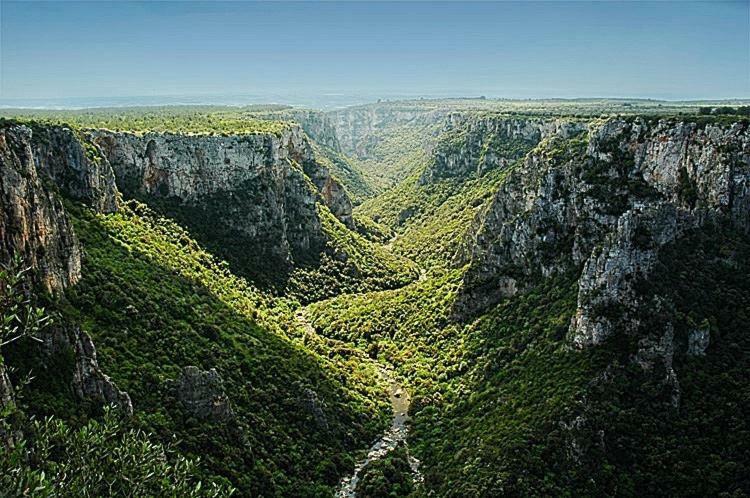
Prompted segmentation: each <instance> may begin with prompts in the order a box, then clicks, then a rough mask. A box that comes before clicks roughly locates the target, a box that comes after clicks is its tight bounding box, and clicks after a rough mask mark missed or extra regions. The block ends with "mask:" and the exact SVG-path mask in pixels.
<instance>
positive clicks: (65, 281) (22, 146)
mask: <svg viewBox="0 0 750 498" xmlns="http://www.w3.org/2000/svg"><path fill="white" fill-rule="evenodd" d="M0 167H1V168H0V192H1V193H2V196H1V197H0V260H3V261H8V259H9V258H10V257H11V255H12V254H14V253H16V254H19V255H20V256H21V257H22V258H23V261H24V263H25V264H27V265H29V266H30V267H31V269H32V272H31V273H30V274H31V277H32V279H33V280H34V284H35V285H36V286H38V287H41V288H42V289H43V290H44V291H46V292H49V293H53V294H60V293H62V292H63V291H64V290H65V289H66V288H68V287H70V286H72V285H74V284H75V283H76V282H77V281H78V280H79V279H80V277H81V246H80V243H79V241H78V238H77V237H76V234H75V231H74V230H73V226H72V224H71V222H70V219H69V217H68V215H67V213H66V212H65V209H64V207H63V203H62V200H61V198H60V196H59V195H58V190H59V191H62V192H64V193H65V194H66V195H68V196H69V197H71V198H73V199H76V200H79V201H82V202H84V203H86V204H88V205H89V206H90V207H92V208H93V209H95V210H96V211H99V212H110V211H113V210H116V209H117V202H118V201H117V199H118V192H117V189H116V187H115V183H114V174H113V172H112V169H111V168H110V167H109V163H107V161H106V159H103V158H102V157H101V154H100V153H99V151H98V150H97V149H96V147H95V146H94V145H93V144H90V143H87V142H85V141H84V140H82V139H81V138H80V137H79V136H78V135H77V134H75V133H74V132H73V131H71V130H70V129H68V128H64V127H57V126H48V127H40V126H34V128H33V130H32V128H30V127H28V126H24V125H18V124H7V125H4V126H2V127H1V128H0ZM43 334H44V335H43V340H44V345H45V346H44V348H45V350H46V352H47V353H48V354H59V353H60V351H61V350H62V349H65V348H69V349H71V350H72V351H73V355H74V358H75V371H74V375H73V385H72V386H71V387H72V388H73V389H74V391H75V392H76V393H77V394H78V395H79V396H80V397H81V398H83V399H89V400H93V401H95V402H99V403H103V404H115V405H117V406H120V407H121V408H122V409H123V410H124V411H125V412H126V413H132V406H131V404H130V398H129V397H128V395H127V393H123V392H122V391H120V390H119V389H117V387H116V386H115V385H114V383H112V381H111V380H110V379H109V378H108V377H107V376H106V375H104V374H103V373H102V372H101V370H100V369H99V365H98V362H97V360H96V350H95V349H94V345H93V343H92V342H91V339H90V338H89V337H88V335H87V334H86V333H85V332H83V331H81V330H80V329H78V328H77V327H72V328H71V327H68V326H65V325H60V326H55V327H53V328H51V329H50V330H45V331H44V332H43ZM11 394H12V388H11V386H10V381H9V379H8V377H7V374H6V373H5V369H4V366H3V365H2V363H0V402H2V404H3V405H5V404H7V403H8V402H9V401H10V400H11Z"/></svg>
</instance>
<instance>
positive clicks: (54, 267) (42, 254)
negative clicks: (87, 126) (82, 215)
mask: <svg viewBox="0 0 750 498" xmlns="http://www.w3.org/2000/svg"><path fill="white" fill-rule="evenodd" d="M34 148H35V147H34V143H33V142H32V131H31V129H30V128H28V127H26V126H23V125H13V124H11V125H6V126H3V127H2V128H0V164H2V175H0V192H2V197H0V258H2V259H3V260H4V261H8V260H9V258H10V256H11V254H12V253H17V254H19V255H20V256H21V257H22V258H23V260H24V262H25V263H26V264H28V265H30V266H31V267H32V268H33V269H34V272H33V276H34V279H35V280H36V282H37V283H38V284H40V285H41V286H42V287H43V288H44V289H45V290H46V291H48V292H52V293H59V292H61V291H62V290H63V289H65V288H66V287H68V286H70V285H72V284H74V283H75V282H77V281H78V279H79V278H80V276H81V248H80V245H79V243H78V239H77V238H76V236H75V233H74V232H73V227H72V225H71V223H70V220H69V219H68V216H67V215H66V213H65V210H64V209H63V205H62V201H61V200H60V198H59V197H58V196H57V195H56V193H55V191H54V187H53V185H52V184H51V182H50V181H49V179H48V178H47V176H46V175H45V174H44V173H41V172H40V171H39V169H38V168H37V166H36V156H35V153H34Z"/></svg>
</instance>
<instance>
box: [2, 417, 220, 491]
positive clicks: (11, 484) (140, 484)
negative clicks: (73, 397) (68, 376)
mask: <svg viewBox="0 0 750 498" xmlns="http://www.w3.org/2000/svg"><path fill="white" fill-rule="evenodd" d="M24 430H25V431H26V432H28V434H29V437H28V438H27V439H24V440H22V441H21V442H19V443H18V444H17V446H15V447H14V448H12V449H6V450H5V452H4V453H3V455H2V456H0V487H2V490H3V494H7V496H39V497H54V496H79V497H85V498H89V497H91V498H95V497H100V496H131V497H138V496H185V497H196V498H197V497H219V496H229V495H231V494H232V493H233V491H234V489H233V488H231V487H228V486H227V485H225V484H223V483H222V484H219V483H215V482H212V483H211V484H210V485H205V484H204V483H202V482H201V481H198V480H196V478H195V477H194V475H195V474H196V473H197V472H198V462H197V461H195V460H189V459H186V458H185V457H183V456H181V455H179V454H177V453H175V452H174V451H173V450H172V449H171V448H170V447H166V448H165V447H164V446H162V445H161V444H154V443H152V442H151V441H150V437H149V436H147V435H146V434H144V433H143V432H142V431H141V430H138V429H132V428H131V429H126V425H125V423H124V422H123V421H122V420H120V419H118V417H117V416H116V415H115V414H114V412H113V411H111V410H107V411H105V413H104V417H103V420H102V421H101V422H97V421H96V420H91V421H89V422H88V423H87V424H86V425H85V426H83V427H81V428H80V429H72V428H71V427H69V426H68V425H67V424H66V423H65V422H63V421H61V420H56V419H52V418H47V419H45V420H43V421H36V422H34V423H33V424H31V425H30V426H27V427H25V428H24Z"/></svg>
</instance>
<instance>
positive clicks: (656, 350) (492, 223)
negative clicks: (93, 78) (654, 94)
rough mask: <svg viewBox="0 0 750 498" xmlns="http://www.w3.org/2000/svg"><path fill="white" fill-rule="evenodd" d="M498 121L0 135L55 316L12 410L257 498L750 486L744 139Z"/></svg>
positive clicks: (341, 113) (688, 117)
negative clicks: (103, 426) (157, 452)
mask: <svg viewBox="0 0 750 498" xmlns="http://www.w3.org/2000/svg"><path fill="white" fill-rule="evenodd" d="M503 105H506V104H505V103H503V102H500V103H497V104H496V103H494V102H492V101H483V100H455V101H452V100H448V101H424V102H421V101H404V102H389V103H380V104H370V105H363V106H354V107H349V108H345V109H340V110H334V111H329V112H322V111H313V110H303V109H296V108H280V109H272V110H266V109H257V110H254V109H252V108H250V109H247V110H243V111H237V110H232V109H230V110H227V109H220V108H218V109H216V110H214V111H211V112H209V113H207V114H206V116H200V115H199V116H198V117H197V118H196V117H195V116H194V115H193V114H189V111H185V110H184V109H180V108H175V109H174V110H171V111H169V110H168V111H164V110H161V111H159V112H161V113H162V114H159V113H157V112H152V113H151V114H148V112H146V114H145V116H146V117H143V116H142V114H143V113H144V112H145V111H143V110H139V111H132V112H133V113H134V114H133V116H135V117H136V118H137V119H139V120H141V121H146V122H148V120H152V122H154V123H159V127H156V126H154V127H152V128H154V129H150V130H145V131H144V130H142V129H136V127H134V126H130V127H129V122H128V119H130V118H131V117H128V115H126V118H123V119H122V120H121V121H120V122H116V123H115V124H118V126H117V127H115V126H112V123H111V119H113V118H111V117H110V116H108V115H106V112H107V111H101V115H98V114H97V113H93V114H90V115H84V117H81V116H80V115H77V114H76V113H74V112H70V113H68V114H66V113H65V112H63V111H60V113H59V115H54V117H52V118H51V117H50V116H49V115H45V114H40V115H31V116H29V115H24V114H20V115H12V114H11V115H9V117H8V118H6V119H4V120H3V121H2V122H1V123H0V161H1V163H2V164H1V166H2V173H1V174H0V193H1V194H2V197H0V258H1V259H2V261H3V262H9V261H11V260H12V259H13V257H14V256H17V257H19V258H21V259H22V261H23V262H24V265H25V266H27V267H29V268H30V271H29V272H28V281H27V282H26V283H25V284H24V285H23V289H24V290H23V292H24V293H25V295H26V296H27V297H28V299H29V300H30V301H33V302H34V303H37V304H38V305H40V306H44V307H45V308H46V309H48V310H49V311H50V312H51V313H52V314H53V315H54V320H53V324H52V325H50V326H48V327H46V328H44V329H42V330H40V331H37V332H36V333H35V335H36V336H38V337H35V338H37V339H38V341H31V340H29V341H25V340H21V341H16V342H15V343H14V344H12V345H9V346H8V347H5V346H4V347H3V357H4V360H3V362H2V363H0V399H2V400H3V404H4V405H5V406H17V407H18V409H20V410H22V411H24V412H27V413H29V414H31V415H33V416H37V417H46V416H56V417H60V418H62V419H64V420H67V421H71V422H73V421H77V422H78V423H80V422H81V421H83V420H96V419H97V417H99V416H100V415H101V412H102V410H103V409H104V407H106V406H113V407H114V408H115V409H116V410H117V411H118V412H119V413H121V414H122V415H123V417H125V418H126V419H127V420H130V421H131V422H130V423H132V424H133V425H134V427H137V428H138V429H139V430H143V431H145V432H146V433H147V434H150V437H152V438H153V439H154V440H155V441H159V442H165V443H166V442H168V441H170V440H171V438H173V437H176V438H177V439H179V442H178V443H177V444H176V446H175V448H176V451H178V452H179V453H180V454H184V455H186V456H187V457H189V458H198V457H200V461H199V463H198V468H199V471H198V474H199V475H200V477H201V478H202V479H203V480H205V482H207V483H208V482H211V483H213V484H215V485H216V486H218V488H216V489H223V488H220V487H221V486H227V488H229V487H231V488H234V489H235V492H236V493H238V494H239V495H241V496H292V495H294V496H332V495H333V494H334V493H336V492H337V489H338V492H339V495H340V496H353V495H356V496H385V494H378V493H387V492H388V489H391V491H393V490H397V491H393V492H394V493H397V495H407V494H408V495H410V496H428V495H430V493H432V495H436V496H459V495H467V496H499V495H514V496H515V495H539V494H544V495H557V494H561V493H566V492H567V493H575V494H582V495H617V494H622V495H632V494H636V492H638V493H641V494H643V493H645V494H649V495H651V494H668V495H675V494H677V495H679V494H682V493H684V492H685V490H686V489H690V490H691V491H692V492H700V493H703V494H706V495H715V494H719V493H722V492H729V493H740V494H741V493H743V492H750V488H749V487H748V486H750V484H749V483H748V482H747V479H746V477H743V475H745V476H746V475H747V474H746V473H745V471H746V470H748V469H750V462H748V461H746V458H745V456H746V454H747V452H746V449H747V448H746V445H747V441H748V439H747V437H746V436H747V435H748V434H750V427H748V425H747V421H745V420H744V419H743V418H742V417H741V414H742V413H743V411H744V409H745V408H750V398H748V397H747V394H746V392H747V390H746V389H745V388H744V387H746V382H747V381H748V380H750V379H747V378H746V376H745V374H744V373H743V372H744V371H745V370H746V367H748V366H750V354H748V351H750V337H748V336H747V334H746V330H745V328H746V327H744V325H746V319H747V317H748V316H750V302H748V294H747V293H746V292H745V291H747V290H748V287H749V286H750V281H748V277H747V275H748V273H747V270H748V269H749V268H750V254H749V253H748V251H747V248H748V247H750V244H749V241H750V126H749V125H748V122H747V120H746V119H744V118H742V117H741V116H739V115H700V114H698V113H696V110H697V109H692V108H679V109H678V108H675V109H674V111H672V110H671V109H669V107H668V106H664V107H661V106H660V107H658V108H651V107H646V106H647V104H643V106H644V107H643V108H642V109H639V107H638V105H639V104H638V103H636V104H634V105H633V106H631V105H629V106H627V107H624V106H622V104H621V103H612V104H608V105H611V106H615V107H616V106H620V107H617V109H618V111H620V112H608V113H603V112H600V111H601V109H599V108H597V107H593V109H589V108H588V107H587V106H586V105H583V104H582V105H581V106H580V108H577V109H576V110H577V112H569V110H568V109H567V108H564V109H562V110H561V109H560V108H558V107H555V105H556V104H545V105H541V104H539V105H540V106H541V107H542V109H543V110H542V111H541V112H539V111H538V110H537V109H536V108H535V107H534V105H536V104H534V105H532V104H529V110H527V111H525V112H524V113H520V112H517V111H516V110H513V111H510V110H508V109H505V108H503ZM648 105H650V104H648ZM545 106H546V107H545ZM513 109H516V108H515V107H514V108H513ZM186 112H188V114H185V113H186ZM139 113H140V114H139ZM211 113H213V114H211ZM184 115H187V116H188V118H185V117H184ZM118 119H120V118H118ZM186 119H189V120H192V119H196V120H197V122H198V123H199V124H198V125H196V126H195V128H194V129H188V130H187V131H185V130H176V129H175V130H171V131H170V130H167V131H162V130H161V129H159V130H158V131H157V130H156V128H161V127H162V126H164V127H166V128H169V124H170V122H179V123H180V126H182V123H183V122H184V120H186ZM235 119H236V120H238V122H242V123H246V125H245V127H244V128H243V129H242V132H237V133H232V132H231V131H229V132H227V131H226V128H225V127H221V128H219V127H217V128H216V129H213V128H211V126H214V123H216V122H223V121H222V120H224V121H226V122H230V123H233V122H234V121H231V120H235ZM107 120H109V121H107ZM202 120H204V121H205V123H208V124H206V125H204V124H202V123H204V121H202ZM141 121H139V123H140V122H141ZM258 123H261V124H258ZM262 123H274V126H273V129H270V128H269V125H265V124H262ZM222 126H223V125H222ZM227 126H228V125H227ZM252 126H256V129H254V130H253V129H252V128H251V127H252ZM129 128H130V129H129ZM300 316H304V319H303V320H301V319H300V318H299V317H300ZM95 345H96V347H95ZM28 371H33V372H34V376H35V377H34V379H33V380H31V381H30V382H29V383H28V385H27V386H26V383H25V382H24V380H23V378H22V374H25V373H26V372H28ZM383 372H388V373H387V375H384V374H383ZM396 378H397V379H399V380H398V383H397V384H396V383H395V381H394V379H396ZM22 385H24V386H26V387H25V388H24V389H27V390H28V396H19V397H18V400H17V401H16V400H15V398H16V395H15V392H16V386H22ZM743 386H744V387H743ZM397 392H398V394H397ZM726 407H731V408H726ZM641 427H643V429H641ZM719 427H732V432H733V434H734V436H735V437H733V438H731V437H730V436H729V435H727V434H719V433H717V432H716V431H717V428H719ZM30 430H31V429H29V428H28V427H20V428H14V429H13V431H14V432H13V431H6V432H0V434H6V435H7V434H13V437H12V438H11V437H10V436H8V440H7V442H6V445H10V444H11V443H12V441H11V439H15V440H17V439H18V438H19V436H18V434H19V433H20V434H23V433H29V431H30ZM729 439H732V440H731V441H729ZM644 441H651V444H644ZM373 444H374V446H373ZM368 448H370V450H368ZM664 454H668V455H670V456H669V458H668V459H667V461H666V463H665V464H664V465H663V466H661V467H658V466H657V465H656V463H655V462H658V461H659V458H661V455H664ZM416 462H419V464H418V465H417V464H416ZM722 462H731V463H727V464H726V465H724V464H723V463H722ZM657 467H658V468H657ZM417 470H418V472H417ZM709 475H710V476H711V478H710V479H708V478H707V476H709ZM346 476H349V477H346ZM351 476H354V477H351ZM342 479H343V480H342ZM388 486H390V488H388ZM207 489H208V488H207ZM219 494H221V493H219Z"/></svg>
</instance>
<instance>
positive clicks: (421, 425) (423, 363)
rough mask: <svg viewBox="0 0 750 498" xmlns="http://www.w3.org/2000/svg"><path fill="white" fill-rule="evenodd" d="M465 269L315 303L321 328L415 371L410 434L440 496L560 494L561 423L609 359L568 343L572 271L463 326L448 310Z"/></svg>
mask: <svg viewBox="0 0 750 498" xmlns="http://www.w3.org/2000/svg"><path fill="white" fill-rule="evenodd" d="M460 277H461V272H460V271H457V272H455V273H451V274H446V275H444V276H443V277H440V278H428V279H425V280H423V281H421V282H418V283H414V284H411V285H410V286H407V287H404V288H403V289H399V290H395V291H386V292H380V293H374V294H367V295H362V296H356V297H350V296H349V297H347V296H341V297H338V298H334V299H332V300H330V301H325V302H321V303H316V304H314V305H311V306H310V307H309V312H310V315H311V318H312V322H313V325H314V326H315V327H316V329H317V330H318V331H319V332H320V333H321V334H322V335H326V336H331V337H335V338H337V339H341V340H344V341H347V342H350V343H351V344H352V345H353V346H356V347H358V348H360V349H362V350H365V351H367V352H368V354H370V356H372V357H377V358H378V359H380V360H381V361H386V362H388V363H390V364H392V365H394V366H395V367H396V368H397V369H398V370H399V372H400V373H402V374H403V375H404V376H405V377H406V378H407V379H408V381H409V383H410V385H411V389H413V392H414V394H415V400H414V403H413V411H414V414H413V416H414V433H413V437H412V438H411V441H410V442H411V444H412V451H413V452H414V453H415V454H416V456H417V457H418V458H419V459H420V460H421V461H422V464H423V465H422V469H423V472H424V475H425V483H426V487H427V489H431V490H434V491H435V492H436V493H437V495H438V496H485V495H487V494H488V493H494V492H498V490H501V491H502V492H503V493H507V494H509V495H538V494H552V495H555V494H560V493H563V492H565V490H566V489H567V488H566V487H565V482H566V481H565V480H566V479H567V478H568V475H569V473H570V472H571V471H572V470H571V469H569V468H564V467H562V462H563V461H564V459H562V458H560V454H559V453H558V452H561V451H564V447H563V446H562V445H561V444H560V439H561V438H562V437H563V434H562V429H561V427H560V426H559V425H558V423H559V420H560V419H562V418H564V417H565V416H566V415H567V414H568V413H569V411H570V410H571V409H572V408H573V407H574V405H575V402H576V399H577V397H578V396H579V395H580V394H581V393H582V392H583V391H584V389H585V387H586V383H587V382H588V380H590V379H591V377H592V376H593V375H594V373H595V372H596V371H597V368H601V367H602V365H603V364H604V359H603V358H597V357H594V356H593V355H592V354H582V353H580V352H575V351H571V350H570V349H569V348H568V347H567V345H566V343H565V340H564V339H565V335H566V332H567V328H568V324H569V323H570V318H571V316H572V314H573V312H574V310H575V297H576V292H577V285H576V284H575V279H574V278H573V276H572V275H568V276H565V277H560V278H557V279H550V280H548V281H545V282H541V283H540V284H539V285H538V286H536V287H535V288H533V289H532V290H530V291H529V292H528V293H525V294H523V295H521V296H518V297H516V298H513V299H510V300H507V301H505V302H503V303H501V304H500V305H498V306H497V307H496V308H495V309H494V310H492V311H491V312H489V313H488V314H487V315H486V316H484V317H482V318H480V319H479V320H477V321H476V322H474V323H472V324H469V325H465V326H464V325H460V324H457V323H454V322H453V321H452V320H451V310H452V306H453V301H454V298H455V292H456V290H457V287H458V285H459V284H460ZM508 455H513V458H509V457H508ZM554 462H560V463H559V465H558V464H556V463H554Z"/></svg>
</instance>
